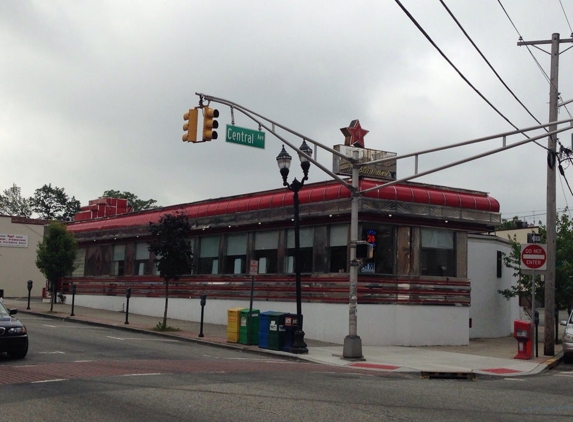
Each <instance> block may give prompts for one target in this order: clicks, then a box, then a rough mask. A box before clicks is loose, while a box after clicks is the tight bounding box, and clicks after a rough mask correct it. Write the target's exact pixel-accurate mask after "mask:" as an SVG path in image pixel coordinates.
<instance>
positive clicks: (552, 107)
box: [517, 34, 573, 356]
mask: <svg viewBox="0 0 573 422" xmlns="http://www.w3.org/2000/svg"><path fill="white" fill-rule="evenodd" d="M571 42H573V39H571V38H568V39H563V40H560V39H559V34H553V35H552V36H551V40H545V41H519V42H518V43H517V45H518V46H522V45H537V44H551V74H550V81H549V123H553V122H557V109H558V104H557V102H558V99H559V90H558V86H559V44H560V43H571ZM556 129H557V124H552V125H551V126H549V132H551V131H554V130H556ZM556 164H557V135H555V134H554V135H549V137H548V140H547V202H546V204H547V221H546V224H547V271H546V272H545V321H544V326H543V329H544V338H543V346H544V347H543V353H544V354H545V355H546V356H554V355H555V330H554V327H555V261H556V256H557V254H556V249H557V247H556V237H557V233H556V231H557V227H556V226H557V205H556V193H555V182H556V172H555V167H556ZM531 317H532V318H533V315H532V316H531Z"/></svg>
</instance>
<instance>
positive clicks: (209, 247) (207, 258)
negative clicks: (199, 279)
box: [199, 236, 219, 274]
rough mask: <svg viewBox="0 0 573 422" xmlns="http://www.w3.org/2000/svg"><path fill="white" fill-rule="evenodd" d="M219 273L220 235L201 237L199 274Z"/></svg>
mask: <svg viewBox="0 0 573 422" xmlns="http://www.w3.org/2000/svg"><path fill="white" fill-rule="evenodd" d="M218 273H219V236H210V237H202V238H201V252H200V255H199V274H218Z"/></svg>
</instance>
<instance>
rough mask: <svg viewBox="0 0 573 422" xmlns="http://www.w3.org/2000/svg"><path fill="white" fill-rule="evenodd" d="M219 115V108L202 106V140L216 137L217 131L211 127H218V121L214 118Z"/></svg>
mask: <svg viewBox="0 0 573 422" xmlns="http://www.w3.org/2000/svg"><path fill="white" fill-rule="evenodd" d="M217 117H219V110H217V109H216V108H210V107H205V108H203V141H210V140H211V139H217V136H218V135H217V132H216V131H215V130H213V129H217V128H218V127H219V122H218V121H217V120H215V119H216V118H217Z"/></svg>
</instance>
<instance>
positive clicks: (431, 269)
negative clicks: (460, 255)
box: [421, 229, 456, 277]
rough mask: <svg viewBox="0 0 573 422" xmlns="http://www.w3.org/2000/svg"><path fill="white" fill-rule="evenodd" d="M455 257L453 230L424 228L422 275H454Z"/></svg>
mask: <svg viewBox="0 0 573 422" xmlns="http://www.w3.org/2000/svg"><path fill="white" fill-rule="evenodd" d="M455 257H456V255H455V249H454V233H453V232H452V231H448V230H435V229H422V251H421V272H422V275H434V276H442V277H454V276H455V275H456V268H455V262H456V261H455Z"/></svg>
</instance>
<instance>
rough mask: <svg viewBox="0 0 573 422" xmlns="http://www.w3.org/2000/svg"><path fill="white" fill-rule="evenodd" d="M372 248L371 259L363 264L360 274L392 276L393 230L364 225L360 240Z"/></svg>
mask: <svg viewBox="0 0 573 422" xmlns="http://www.w3.org/2000/svg"><path fill="white" fill-rule="evenodd" d="M361 240H365V241H366V242H368V243H370V244H371V245H372V246H373V257H372V259H369V260H367V261H365V262H364V263H363V265H362V266H361V267H360V269H359V272H360V273H361V274H369V273H370V274H373V273H376V274H394V256H395V255H396V253H395V246H394V245H395V242H394V228H393V227H392V226H381V225H377V224H369V223H364V225H363V228H362V239H361Z"/></svg>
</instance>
